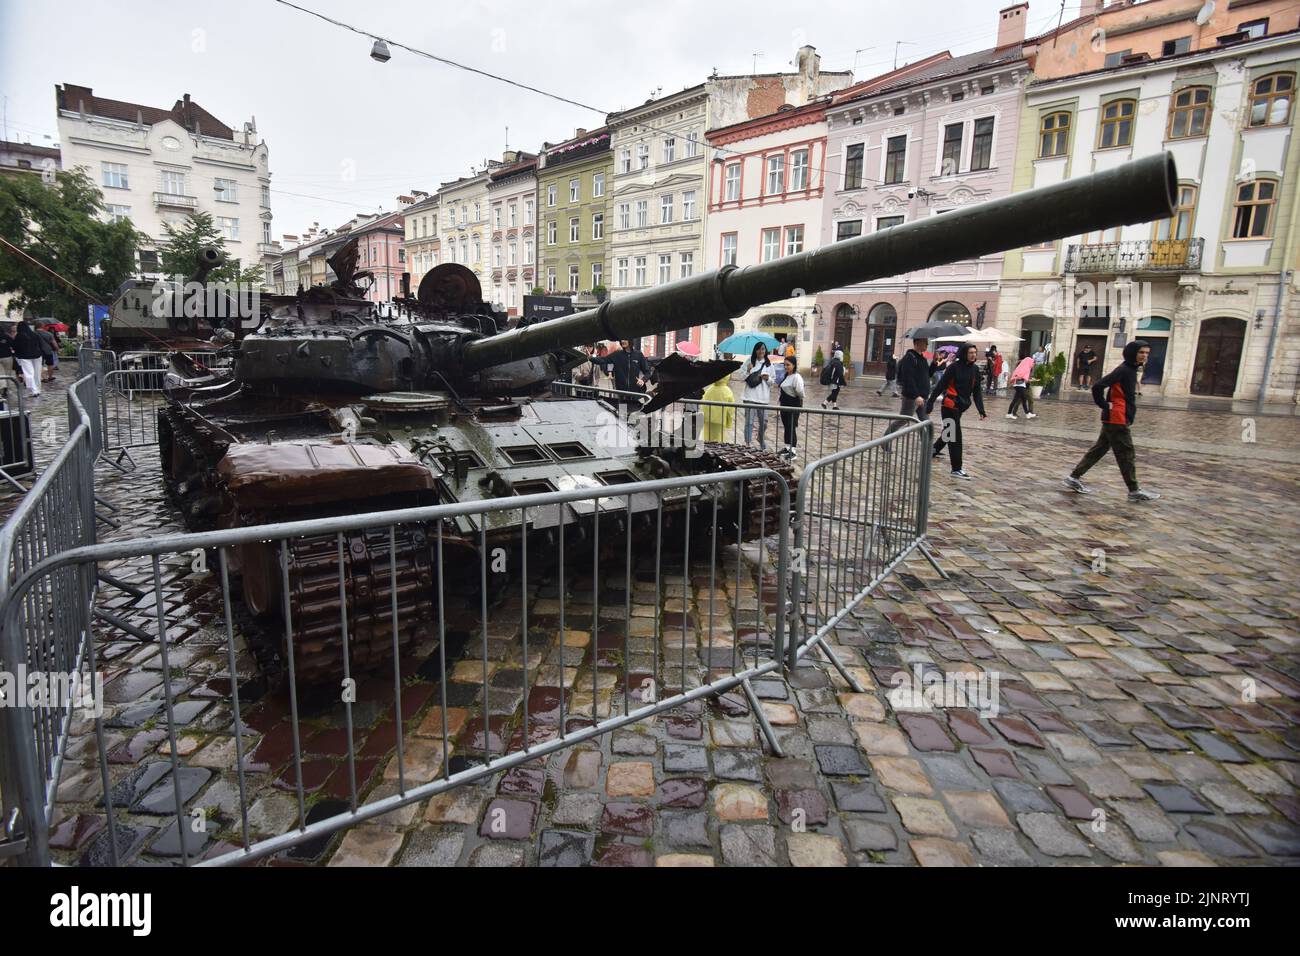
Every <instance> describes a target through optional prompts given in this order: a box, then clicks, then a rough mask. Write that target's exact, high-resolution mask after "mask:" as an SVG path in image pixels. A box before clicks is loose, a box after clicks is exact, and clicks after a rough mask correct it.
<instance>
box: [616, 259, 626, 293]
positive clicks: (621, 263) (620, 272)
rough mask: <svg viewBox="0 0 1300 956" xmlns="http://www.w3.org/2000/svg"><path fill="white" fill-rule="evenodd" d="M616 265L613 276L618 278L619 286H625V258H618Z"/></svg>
mask: <svg viewBox="0 0 1300 956" xmlns="http://www.w3.org/2000/svg"><path fill="white" fill-rule="evenodd" d="M617 266H618V268H617V271H616V272H615V277H616V278H617V280H618V285H619V286H620V287H621V286H626V285H627V260H626V259H619V260H618V262H617Z"/></svg>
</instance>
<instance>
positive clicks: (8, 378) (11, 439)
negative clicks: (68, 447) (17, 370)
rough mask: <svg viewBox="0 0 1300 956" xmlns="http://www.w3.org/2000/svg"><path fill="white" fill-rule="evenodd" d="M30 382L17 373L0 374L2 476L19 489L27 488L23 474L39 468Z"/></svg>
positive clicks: (2, 478)
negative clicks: (28, 400) (30, 408)
mask: <svg viewBox="0 0 1300 956" xmlns="http://www.w3.org/2000/svg"><path fill="white" fill-rule="evenodd" d="M26 390H27V386H26V385H24V384H23V382H22V379H20V378H18V377H17V376H15V375H0V442H3V444H2V445H0V450H2V451H3V455H2V456H0V480H3V481H6V482H8V483H9V484H10V485H12V486H13V487H14V488H15V489H16V490H17V491H19V492H22V493H25V492H26V491H27V488H26V487H25V486H24V485H23V484H22V482H20V481H19V479H20V478H28V477H31V475H32V473H33V472H34V471H35V470H36V461H35V458H34V456H33V453H32V434H31V423H30V422H29V421H28V420H27V407H26V404H25V399H24V393H25V392H26Z"/></svg>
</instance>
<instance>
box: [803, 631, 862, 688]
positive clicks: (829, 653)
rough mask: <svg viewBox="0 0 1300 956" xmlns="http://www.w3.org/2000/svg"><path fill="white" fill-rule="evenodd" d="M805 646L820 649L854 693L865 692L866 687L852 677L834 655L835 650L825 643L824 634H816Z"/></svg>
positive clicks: (810, 648)
mask: <svg viewBox="0 0 1300 956" xmlns="http://www.w3.org/2000/svg"><path fill="white" fill-rule="evenodd" d="M807 646H808V649H809V650H812V649H813V648H816V649H817V650H819V651H821V652H822V654H823V655H825V657H826V659H827V660H828V661H830V663H831V664H832V665H833V666H834V668H835V669H836V670H837V671H839V672H840V676H841V677H843V678H844V682H845V683H846V684H848V685H849V686H850V687H851V688H853V692H854V693H855V694H864V693H866V688H864V687H863V686H862V684H860V683H859V682H858V679H857V678H856V677H854V676H853V675H852V674H850V673H849V671H848V668H846V667H845V666H844V664H843V662H842V661H841V660H840V659H839V658H838V657H836V656H835V652H834V651H833V650H831V648H830V645H829V644H827V643H826V637H825V635H818V636H817V637H814V638H813V639H812V640H811V641H809V642H808V645H807Z"/></svg>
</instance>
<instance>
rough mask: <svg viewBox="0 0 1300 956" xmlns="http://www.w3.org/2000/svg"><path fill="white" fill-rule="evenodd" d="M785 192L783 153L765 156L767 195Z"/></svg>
mask: <svg viewBox="0 0 1300 956" xmlns="http://www.w3.org/2000/svg"><path fill="white" fill-rule="evenodd" d="M783 192H785V154H784V153H782V154H780V155H779V156H769V157H767V195H769V196H775V195H778V194H780V193H783Z"/></svg>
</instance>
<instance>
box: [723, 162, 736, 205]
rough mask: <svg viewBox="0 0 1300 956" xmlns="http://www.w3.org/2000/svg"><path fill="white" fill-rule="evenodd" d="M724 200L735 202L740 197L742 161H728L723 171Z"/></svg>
mask: <svg viewBox="0 0 1300 956" xmlns="http://www.w3.org/2000/svg"><path fill="white" fill-rule="evenodd" d="M722 198H723V202H735V201H736V200H738V199H739V198H740V163H728V164H727V169H726V171H725V172H724V173H723V192H722Z"/></svg>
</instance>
